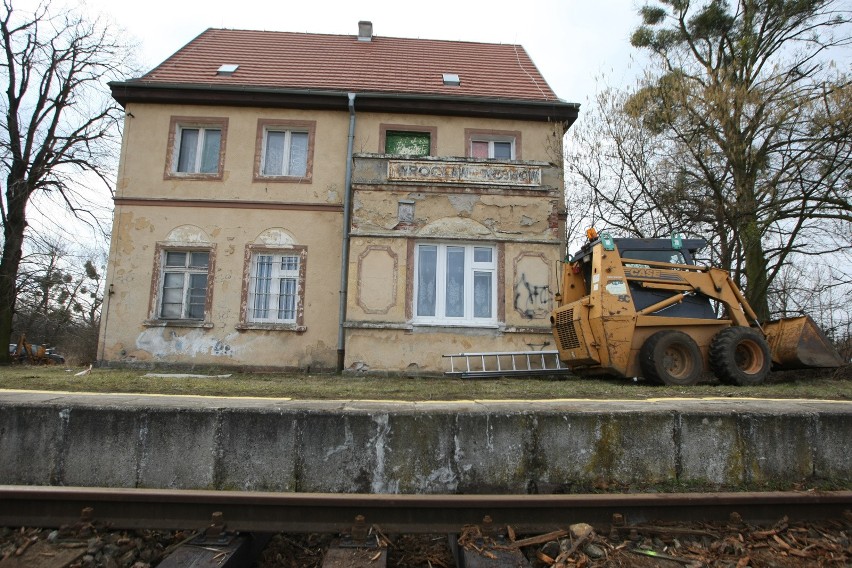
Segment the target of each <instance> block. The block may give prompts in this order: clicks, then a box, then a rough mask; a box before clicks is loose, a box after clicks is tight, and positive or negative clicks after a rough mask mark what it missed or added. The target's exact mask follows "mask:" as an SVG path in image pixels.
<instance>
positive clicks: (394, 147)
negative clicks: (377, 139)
mask: <svg viewBox="0 0 852 568" xmlns="http://www.w3.org/2000/svg"><path fill="white" fill-rule="evenodd" d="M430 149H431V138H430V136H429V133H428V132H391V131H389V132H388V133H387V137H386V138H385V153H386V154H396V155H399V156H428V155H429V151H430Z"/></svg>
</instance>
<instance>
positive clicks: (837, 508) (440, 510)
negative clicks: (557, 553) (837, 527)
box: [0, 486, 852, 566]
mask: <svg viewBox="0 0 852 568" xmlns="http://www.w3.org/2000/svg"><path fill="white" fill-rule="evenodd" d="M850 510H852V491H836V492H759V493H681V494H595V495H363V494H357V495H355V494H343V495H341V494H294V493H259V492H236V491H195V490H193V491H186V490H150V489H101V488H81V487H35V486H0V526H8V527H22V526H31V527H32V526H35V527H39V526H41V527H57V526H61V525H67V524H73V523H79V522H80V520H81V517H83V518H85V519H86V520H87V521H97V522H98V523H99V524H101V525H103V526H109V527H111V528H113V529H128V530H130V529H154V528H156V529H201V531H202V532H203V531H204V529H205V527H206V528H207V530H208V535H207V536H208V538H209V539H213V540H216V539H217V538H218V537H217V534H218V533H219V531H225V530H226V529H227V531H228V532H230V533H232V534H236V533H254V534H257V535H259V534H267V535H268V534H270V533H289V534H297V533H326V534H335V535H340V534H344V535H350V537H352V536H353V535H354V539H355V540H356V541H358V540H363V534H366V533H367V531H369V530H370V528H371V527H376V528H379V530H380V531H381V532H382V533H383V534H417V533H420V534H456V535H459V534H463V533H464V531H465V530H467V529H466V528H465V527H470V526H477V527H481V528H482V532H483V533H485V534H498V533H502V534H504V535H505V534H506V531H507V527H511V532H512V533H513V534H518V535H541V534H545V533H553V531H558V530H559V529H563V532H564V529H565V528H566V527H568V526H569V525H572V524H575V523H582V524H587V525H589V526H593V527H594V528H595V529H597V530H598V532H599V533H600V534H609V535H610V536H612V535H613V534H615V535H616V536H618V535H621V537H623V538H625V539H626V538H628V537H630V535H631V534H632V533H635V532H636V527H640V532H641V530H642V529H641V527H643V526H644V527H645V528H646V529H647V527H648V526H651V525H653V524H666V523H668V524H669V525H670V526H671V525H672V524H675V523H694V522H722V521H724V522H727V521H729V520H730V519H732V518H735V519H737V522H738V523H749V524H750V525H753V526H757V525H772V524H773V523H777V522H778V520H779V519H782V518H784V519H789V520H791V521H811V520H813V521H819V520H825V519H845V522H847V523H849V522H850V521H852V513H850ZM211 528H212V531H211V530H210V529H211ZM477 530H479V529H477ZM675 530H676V529H675ZM359 533H362V536H358V535H359ZM200 550H201V551H202V552H201V553H202V554H203V550H204V548H203V547H202V548H201V549H200ZM208 550H211V549H210V548H209V547H208ZM209 554H211V555H213V554H214V553H212V552H209ZM218 554H221V553H218ZM345 554H349V553H346V552H345ZM364 558H366V559H367V560H369V559H370V558H373V554H372V553H371V554H368V555H366V556H364ZM176 565H177V564H176ZM237 565H240V566H241V564H234V566H237ZM349 565H351V566H355V565H356V564H352V562H351V560H350V561H349ZM365 565H370V566H376V564H375V562H372V561H370V562H366V564H365ZM499 565H500V564H494V566H499Z"/></svg>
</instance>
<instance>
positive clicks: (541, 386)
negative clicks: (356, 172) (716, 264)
mask: <svg viewBox="0 0 852 568" xmlns="http://www.w3.org/2000/svg"><path fill="white" fill-rule="evenodd" d="M77 370H78V369H73V370H70V371H68V370H65V369H63V368H61V367H57V366H26V365H24V366H11V367H0V389H25V390H46V391H71V392H101V393H107V392H109V393H135V394H167V395H204V396H242V397H260V398H292V399H297V400H398V401H406V400H408V401H427V400H444V401H453V400H472V399H476V400H507V399H518V400H553V399H561V398H574V399H577V398H581V399H582V398H588V399H595V400H616V399H617V400H644V399H649V398H669V397H675V398H703V397H749V398H765V399H769V398H778V399H792V398H804V399H826V400H852V377H850V376H849V375H850V373H849V372H848V369H846V370H845V371H846V372H815V371H801V372H793V371H788V372H786V373H773V374H772V375H770V380H769V381H767V383H766V384H763V385H760V386H754V387H734V386H729V385H722V384H718V383H708V384H700V385H695V386H692V387H669V386H655V385H648V384H645V383H644V382H643V381H639V382H636V383H634V382H633V381H632V380H630V379H587V378H579V377H564V378H559V379H552V378H543V377H511V378H499V379H458V378H448V377H435V378H427V377H384V376H358V377H354V376H339V375H323V374H292V373H238V372H236V373H235V372H233V371H229V370H221V371H217V372H206V373H204V374H210V375H214V374H219V373H222V374H226V373H231V376H230V377H228V378H219V377H212V376H211V377H206V378H188V377H184V378H178V377H146V376H144V375H145V374H146V373H147V371H143V370H138V369H133V370H130V369H93V370H92V371H91V373H89V374H87V375H84V376H81V377H77V376H74V373H75V372H76V371H77ZM158 372H159V371H158Z"/></svg>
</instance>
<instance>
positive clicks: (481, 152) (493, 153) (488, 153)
mask: <svg viewBox="0 0 852 568" xmlns="http://www.w3.org/2000/svg"><path fill="white" fill-rule="evenodd" d="M470 155H471V157H473V158H493V159H496V160H511V159H512V158H513V156H514V152H513V151H512V142H501V141H499V140H473V141H472V142H471V143H470Z"/></svg>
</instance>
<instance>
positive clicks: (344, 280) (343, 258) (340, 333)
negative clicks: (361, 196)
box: [337, 93, 355, 373]
mask: <svg viewBox="0 0 852 568" xmlns="http://www.w3.org/2000/svg"><path fill="white" fill-rule="evenodd" d="M354 143H355V93H349V140H348V142H347V145H346V180H345V181H344V184H343V242H342V245H341V254H340V308H339V313H338V321H339V324H338V327H337V372H338V373H341V372H343V361H344V358H345V355H346V344H345V340H344V329H343V324H344V323H346V292H347V287H348V285H349V217H350V213H349V210H350V209H351V207H350V201H351V194H352V147H353V145H354Z"/></svg>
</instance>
